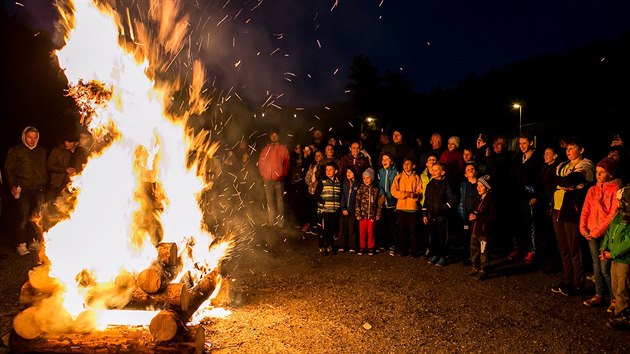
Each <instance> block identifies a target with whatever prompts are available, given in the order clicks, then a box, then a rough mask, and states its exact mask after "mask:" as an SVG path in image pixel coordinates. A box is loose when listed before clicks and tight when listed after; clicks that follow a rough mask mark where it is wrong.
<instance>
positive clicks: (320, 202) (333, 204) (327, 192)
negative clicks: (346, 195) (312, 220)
mask: <svg viewBox="0 0 630 354" xmlns="http://www.w3.org/2000/svg"><path fill="white" fill-rule="evenodd" d="M315 197H316V198H317V212H318V213H320V214H321V213H337V212H339V209H340V208H341V183H340V182H339V178H337V176H335V177H334V178H333V179H330V178H328V177H327V176H324V178H322V179H321V180H320V181H319V183H317V188H315Z"/></svg>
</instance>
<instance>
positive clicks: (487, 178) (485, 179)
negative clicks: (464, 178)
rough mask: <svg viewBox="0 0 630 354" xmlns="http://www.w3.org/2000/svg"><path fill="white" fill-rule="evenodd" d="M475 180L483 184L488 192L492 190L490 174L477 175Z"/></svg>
mask: <svg viewBox="0 0 630 354" xmlns="http://www.w3.org/2000/svg"><path fill="white" fill-rule="evenodd" d="M477 182H479V183H481V184H483V186H484V187H486V189H487V190H488V192H490V191H491V190H492V187H491V186H490V176H488V175H485V176H482V177H479V178H477Z"/></svg>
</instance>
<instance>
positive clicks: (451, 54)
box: [5, 0, 630, 107]
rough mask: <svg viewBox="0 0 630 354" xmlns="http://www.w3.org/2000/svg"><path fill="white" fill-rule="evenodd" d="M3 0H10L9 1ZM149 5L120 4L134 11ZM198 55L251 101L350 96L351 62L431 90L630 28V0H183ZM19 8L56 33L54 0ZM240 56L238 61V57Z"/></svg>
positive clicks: (307, 101)
mask: <svg viewBox="0 0 630 354" xmlns="http://www.w3.org/2000/svg"><path fill="white" fill-rule="evenodd" d="M5 1H6V0H5ZM143 2H145V3H146V1H137V0H136V1H131V0H124V1H123V0H118V3H119V4H124V5H125V6H129V7H131V8H133V7H134V6H137V3H143ZM182 3H185V4H187V5H188V6H189V8H188V9H187V11H188V13H189V14H190V16H191V21H190V30H191V33H192V35H191V38H192V40H193V42H194V44H193V45H192V46H191V47H192V48H193V49H192V51H193V52H194V53H193V55H194V56H195V57H197V58H199V59H201V60H202V61H203V62H205V63H206V66H207V68H208V72H209V73H210V76H213V77H216V78H217V81H220V82H221V83H222V84H223V86H227V87H230V86H233V87H234V88H235V89H236V90H237V91H238V92H240V93H241V95H243V96H244V97H247V98H249V99H251V100H253V101H254V102H264V101H265V99H266V97H267V96H268V95H269V94H275V95H280V96H281V97H280V99H279V100H278V102H280V103H282V104H285V105H293V106H298V107H300V106H304V107H307V106H313V105H319V104H325V103H328V102H331V101H335V100H342V99H344V95H345V93H344V92H345V90H346V84H347V82H348V79H347V77H348V74H349V73H350V70H349V66H350V64H351V62H352V58H353V57H354V56H356V55H359V54H365V55H366V56H367V57H368V58H370V60H371V61H372V62H373V64H375V65H377V66H378V67H379V68H380V70H381V71H380V73H381V74H383V73H384V72H385V71H386V70H390V71H393V72H397V73H400V74H403V75H406V76H407V77H408V78H409V79H410V81H411V82H413V83H414V89H415V90H416V91H419V92H425V93H428V92H430V91H431V90H432V89H434V88H437V87H443V88H453V87H454V86H455V85H456V84H457V82H458V81H459V80H462V79H464V78H465V77H466V76H467V75H469V74H471V73H474V74H483V73H485V72H487V71H489V70H491V69H493V68H500V67H501V66H503V65H505V64H507V63H510V62H514V61H518V60H525V59H528V58H531V57H540V56H543V55H553V54H559V53H563V52H565V51H568V50H571V49H574V48H577V47H579V46H581V45H584V44H587V43H590V42H592V41H594V40H610V39H615V38H616V37H617V36H618V35H619V34H620V33H622V32H624V31H628V30H629V29H630V1H627V0H619V1H608V0H573V1H567V0H554V1H549V0H545V1H542V0H530V1H520V2H515V1H505V0H502V1H466V0H409V1H394V0H382V1H372V0H354V1H352V0H339V1H334V0H326V1H318V0H312V1H295V0H265V1H251V0H250V1H243V0H232V1H203V0H193V1H182ZM22 4H23V6H20V5H18V4H16V5H12V6H13V7H14V8H15V11H16V12H20V11H27V12H29V13H30V14H32V15H33V16H34V17H35V19H36V23H37V26H39V27H40V28H42V29H45V30H51V28H52V25H51V24H52V22H53V21H54V18H55V17H56V14H55V11H54V8H53V6H52V5H50V1H44V0H30V1H24V2H22ZM237 62H239V63H240V64H239V65H238V66H235V63H237Z"/></svg>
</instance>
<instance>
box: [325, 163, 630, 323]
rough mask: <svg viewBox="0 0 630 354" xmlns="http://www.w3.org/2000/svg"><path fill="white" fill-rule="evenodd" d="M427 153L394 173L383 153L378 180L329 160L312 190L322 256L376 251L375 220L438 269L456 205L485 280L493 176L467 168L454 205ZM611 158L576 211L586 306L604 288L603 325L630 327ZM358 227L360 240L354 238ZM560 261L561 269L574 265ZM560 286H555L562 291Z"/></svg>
mask: <svg viewBox="0 0 630 354" xmlns="http://www.w3.org/2000/svg"><path fill="white" fill-rule="evenodd" d="M432 157H433V156H430V157H429V159H427V162H426V169H425V170H424V172H423V173H422V174H421V175H418V174H416V173H415V172H414V169H415V165H414V162H413V161H412V160H411V159H404V162H403V164H402V171H401V172H400V173H399V172H398V171H397V170H396V169H395V168H394V167H393V166H392V165H393V163H392V161H393V157H392V156H391V155H389V154H387V153H385V154H383V155H382V157H381V163H382V167H381V168H380V169H379V171H378V178H375V171H374V170H373V169H372V168H367V169H365V170H364V171H363V172H359V171H357V170H356V169H354V168H352V167H349V168H347V169H346V171H345V175H344V176H345V177H344V178H343V180H340V179H339V177H338V175H337V169H338V166H336V164H335V163H334V162H329V163H327V164H326V165H325V176H324V177H323V178H321V179H320V180H319V181H318V183H317V187H316V189H315V193H314V194H315V196H316V199H317V202H318V215H319V220H320V222H321V234H320V236H319V241H318V246H319V252H320V254H321V255H323V256H327V255H329V254H332V253H335V252H345V251H348V252H356V253H357V254H359V255H363V254H368V255H374V254H375V253H376V251H377V249H376V247H377V242H376V241H377V240H376V234H375V229H376V222H377V221H379V224H380V226H381V227H382V228H383V230H385V232H384V234H385V235H387V236H386V237H387V240H386V242H387V244H388V245H389V246H390V249H389V250H390V254H392V255H394V254H396V253H399V254H400V255H401V256H407V255H410V256H412V257H419V256H421V255H422V254H425V253H424V247H423V249H422V250H421V249H420V245H422V246H426V248H427V251H426V254H425V255H428V256H429V261H428V262H429V263H430V264H433V265H437V266H443V265H445V264H446V257H447V253H446V252H447V249H446V241H447V237H448V236H447V230H448V215H449V214H450V212H451V211H453V210H455V209H456V210H457V211H458V212H459V214H460V217H461V218H462V219H463V220H464V225H463V229H464V233H465V234H467V236H468V239H467V242H466V243H467V245H469V247H470V263H471V264H472V269H471V271H470V273H469V275H471V276H474V277H476V278H477V279H479V280H484V279H486V278H487V277H488V264H489V250H490V247H489V243H492V238H491V237H490V236H491V234H490V230H491V224H492V223H493V222H494V221H495V218H496V212H495V203H494V201H493V197H492V193H491V191H492V184H491V183H492V181H491V178H490V176H488V175H484V176H482V177H479V178H477V171H476V168H475V166H474V165H468V166H466V169H465V178H464V180H463V181H462V183H461V189H460V190H459V191H457V192H458V194H460V195H461V197H460V198H459V205H456V203H457V202H458V200H457V199H458V198H456V193H454V191H453V188H454V187H453V185H452V184H451V183H450V181H449V179H448V178H447V174H446V171H445V167H444V165H443V164H441V163H440V162H437V159H435V158H432ZM580 161H581V160H580ZM614 163H615V161H611V159H609V158H604V159H603V160H602V161H600V162H599V163H598V164H597V166H596V168H595V179H596V183H595V185H593V186H591V187H589V188H586V190H587V193H586V197H585V199H584V203H583V206H582V205H580V206H578V210H579V209H581V211H580V222H579V233H580V234H581V235H582V236H583V237H585V238H586V240H588V244H589V249H590V254H591V257H592V262H593V270H594V282H595V295H594V296H593V297H592V298H590V299H588V300H586V301H584V304H585V305H587V306H598V305H600V304H603V303H604V301H605V300H604V297H605V296H606V293H608V294H609V298H610V305H609V307H608V310H609V312H613V313H614V316H613V317H612V318H611V319H610V320H609V322H608V325H609V326H610V327H612V328H615V329H622V328H623V329H626V328H630V303H629V301H630V293H629V289H630V233H629V231H630V227H628V222H629V221H630V186H629V187H625V188H621V182H620V180H619V179H614V178H613V176H614V166H615V165H614ZM591 167H592V165H591ZM565 169H566V171H565ZM573 172H578V171H576V166H569V167H568V168H566V167H563V166H562V165H561V166H559V167H558V169H557V172H556V173H557V174H558V176H559V177H560V178H562V177H563V176H571V175H572V173H573ZM359 174H360V176H359ZM425 174H426V176H425ZM359 177H361V180H362V182H360V181H359ZM571 178H575V176H574V175H573V176H572V177H571ZM577 185H578V187H576V189H571V188H567V189H566V190H563V192H562V194H563V199H564V201H565V202H567V199H566V198H565V197H564V195H567V194H570V193H572V192H574V191H575V190H578V189H580V188H584V187H585V186H587V185H588V184H587V183H578V184H577ZM558 208H559V207H558ZM560 210H561V209H557V210H556V212H557V214H555V219H554V222H555V224H554V225H556V228H558V227H562V225H563V224H562V223H560V222H558V220H561V219H558V217H559V215H560ZM340 215H341V216H340ZM420 221H422V223H423V224H424V225H425V231H426V232H425V234H426V235H427V236H428V240H422V236H421V235H419V232H418V228H417V226H418V225H419V222H420ZM394 225H397V227H394ZM357 227H358V245H357V244H356V243H357V242H356V240H355V238H354V235H355V234H356V229H357ZM394 230H397V232H395V231H394ZM560 231H562V230H560ZM558 232H559V230H556V233H558ZM337 236H338V238H336V237H337ZM336 241H337V242H336ZM423 241H424V243H423ZM570 242H575V240H573V241H570ZM561 256H562V255H561ZM565 263H566V262H563V267H565V266H566V267H568V266H573V265H566V264H565ZM575 271H576V272H577V271H578V270H575ZM580 271H581V270H580ZM565 273H566V272H565ZM565 280H567V279H565ZM567 281H570V279H568V280H567ZM563 286H564V285H560V286H558V289H559V290H560V291H559V292H561V293H562V287H563ZM552 290H553V289H552ZM565 290H566V289H565ZM556 292H558V291H556ZM565 295H566V294H565Z"/></svg>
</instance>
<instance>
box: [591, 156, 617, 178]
mask: <svg viewBox="0 0 630 354" xmlns="http://www.w3.org/2000/svg"><path fill="white" fill-rule="evenodd" d="M596 167H601V168H603V169H604V170H606V172H608V174H609V175H610V177H615V176H616V173H617V161H615V160H614V159H612V158H610V157H604V158H603V159H601V160H600V161H599V162H598V163H597V166H596ZM595 173H596V174H597V169H595Z"/></svg>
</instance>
